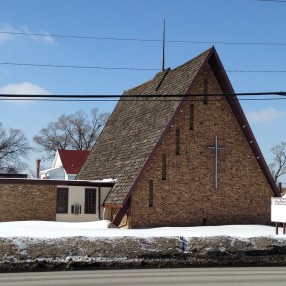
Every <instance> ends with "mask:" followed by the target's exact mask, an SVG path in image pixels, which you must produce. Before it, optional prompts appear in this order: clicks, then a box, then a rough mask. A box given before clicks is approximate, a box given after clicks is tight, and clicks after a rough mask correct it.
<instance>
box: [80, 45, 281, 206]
mask: <svg viewBox="0 0 286 286" xmlns="http://www.w3.org/2000/svg"><path fill="white" fill-rule="evenodd" d="M207 64H209V65H210V66H211V67H212V68H213V70H214V71H215V75H216V77H217V79H218V81H219V83H220V85H221V88H222V90H223V92H224V93H226V99H227V100H228V102H229V105H230V107H231V109H232V111H233V113H234V114H235V116H236V118H237V120H238V122H239V124H240V126H241V129H242V131H243V133H244V135H245V137H246V139H247V140H248V142H251V143H249V145H250V147H251V149H252V151H253V153H254V155H255V156H256V157H257V158H258V162H259V165H260V167H261V169H262V171H263V172H264V175H265V177H266V179H267V180H268V182H269V184H270V186H271V188H272V190H273V192H274V194H275V195H278V194H279V192H278V189H277V186H276V185H275V183H274V180H273V178H272V177H271V174H270V172H269V169H268V167H267V164H266V162H265V160H264V158H263V155H262V153H261V151H260V149H259V147H258V144H257V142H256V140H255V138H254V135H253V133H252V131H251V129H250V127H249V124H248V122H247V120H246V117H245V115H244V113H243V111H242V109H241V106H240V104H239V101H238V100H237V98H236V96H235V95H234V91H233V88H232V86H231V84H230V82H229V80H228V77H227V75H226V72H225V70H224V68H223V66H222V64H221V61H220V59H219V57H218V55H217V52H216V50H215V48H214V47H212V48H210V49H208V50H207V51H205V52H203V53H202V54H200V55H199V56H197V57H195V58H194V59H192V60H191V61H189V62H187V63H185V64H183V65H181V66H179V67H177V68H175V69H174V70H171V69H168V70H165V71H162V72H159V73H158V74H157V75H156V76H155V77H154V78H153V79H152V80H150V81H148V82H146V83H143V84H141V85H139V86H137V87H135V88H133V89H130V90H128V91H126V92H124V94H123V96H122V97H121V99H120V100H119V102H118V104H117V106H116V107H115V109H114V111H113V113H112V114H111V116H110V118H109V120H108V122H107V124H106V126H105V128H104V130H103V131H102V133H101V135H100V136H99V138H98V140H97V142H96V144H95V146H94V148H93V149H92V151H91V153H90V155H89V157H88V159H87V161H86V162H85V164H84V166H83V168H82V169H81V171H80V173H79V175H78V176H77V179H86V180H94V179H104V178H115V179H116V180H117V181H116V184H115V186H114V187H113V189H112V191H111V192H110V193H109V195H108V197H107V198H106V200H105V205H106V206H110V207H111V206H113V207H124V206H126V203H127V202H128V199H129V197H130V195H131V193H132V191H133V190H134V189H135V188H136V184H137V182H138V180H139V179H140V177H141V175H142V173H143V170H144V168H145V167H146V166H147V163H148V161H149V160H150V158H151V157H152V154H153V152H155V150H156V148H157V146H159V143H160V141H161V139H162V138H163V136H164V135H165V133H166V131H167V129H168V127H169V126H170V125H171V124H172V121H173V119H174V118H175V115H176V113H177V112H178V110H179V108H180V104H182V99H183V97H184V95H186V94H190V92H191V88H192V85H193V84H194V82H195V79H196V78H197V77H198V76H199V75H200V74H201V72H202V70H203V69H204V67H206V65H207ZM130 95H136V97H135V98H134V97H133V98H130V97H129V96H130ZM140 95H141V96H142V95H153V96H156V97H150V98H149V97H147V98H142V97H140ZM164 95H176V96H178V95H179V96H180V95H181V96H182V97H176V98H175V97H174V98H173V97H168V98H167V97H164Z"/></svg>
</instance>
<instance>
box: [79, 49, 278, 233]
mask: <svg viewBox="0 0 286 286" xmlns="http://www.w3.org/2000/svg"><path fill="white" fill-rule="evenodd" d="M105 178H113V179H114V180H115V184H114V186H113V188H112V189H111V191H110V192H109V194H108V195H107V197H106V199H105V201H104V203H103V207H104V208H106V209H111V211H112V214H113V223H114V224H116V225H123V224H125V223H126V224H127V225H128V226H129V227H132V228H139V227H140V228H141V227H159V226H201V225H220V224H268V223H270V198H271V197H273V196H280V193H279V191H278V188H277V186H276V184H275V182H274V180H273V178H272V176H271V174H270V172H269V169H268V167H267V164H266V162H265V159H264V157H263V155H262V153H261V150H260V148H259V146H258V144H257V141H256V139H255V137H254V135H253V132H252V130H251V128H250V126H249V123H248V121H247V119H246V117H245V114H244V112H243V110H242V108H241V105H240V103H239V101H238V99H237V97H236V95H235V92H234V90H233V88H232V86H231V83H230V81H229V79H228V77H227V74H226V72H225V70H224V67H223V65H222V63H221V61H220V59H219V57H218V54H217V52H216V50H215V48H214V47H212V48H210V49H208V50H207V51H205V52H203V53H202V54H200V55H199V56H197V57H195V58H194V59H192V60H190V61H189V62H187V63H185V64H183V65H181V66H179V67H177V68H175V69H165V70H163V71H161V72H159V73H158V74H156V75H155V77H154V78H153V79H152V80H150V81H148V82H145V83H143V84H141V85H139V86H137V87H134V88H132V89H130V90H127V91H125V92H124V94H123V95H122V97H121V98H120V100H119V102H118V104H117V106H116V107H115V109H114V111H113V113H112V114H111V116H110V118H109V120H108V122H107V124H106V126H105V127H104V129H103V131H102V133H101V134H100V136H99V138H98V140H97V142H96V144H95V146H94V147H93V149H92V151H91V153H90V154H89V156H88V158H87V160H86V161H85V163H84V165H83V167H82V169H81V170H80V172H79V174H78V176H77V178H76V179H78V180H101V179H105Z"/></svg>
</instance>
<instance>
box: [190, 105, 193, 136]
mask: <svg viewBox="0 0 286 286" xmlns="http://www.w3.org/2000/svg"><path fill="white" fill-rule="evenodd" d="M190 130H194V105H193V104H190Z"/></svg>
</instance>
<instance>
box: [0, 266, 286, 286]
mask: <svg viewBox="0 0 286 286" xmlns="http://www.w3.org/2000/svg"><path fill="white" fill-rule="evenodd" d="M0 285H1V286H73V285H77V286H90V285H116V286H121V285H124V286H128V285H146V286H153V285H154V286H158V285H176V286H180V285H200V286H208V285H212V286H214V285H231V286H236V285H244V286H248V285H251V286H253V285H262V286H263V285H271V286H278V285H281V286H282V285H283V286H284V285H286V267H241V268H238V267H236V268H179V269H174V268H170V269H130V270H94V271H64V272H63V271H61V272H35V273H27V272H26V273H0Z"/></svg>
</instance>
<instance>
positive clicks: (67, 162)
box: [39, 150, 90, 180]
mask: <svg viewBox="0 0 286 286" xmlns="http://www.w3.org/2000/svg"><path fill="white" fill-rule="evenodd" d="M89 152H90V151H87V150H84V151H80V150H58V151H57V152H56V154H55V158H54V160H53V163H52V167H51V168H50V169H46V170H43V171H40V175H39V177H40V179H52V180H74V178H75V177H76V175H77V174H78V172H79V170H80V169H81V167H82V165H83V163H84V162H85V160H86V159H87V157H88V155H89Z"/></svg>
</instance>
